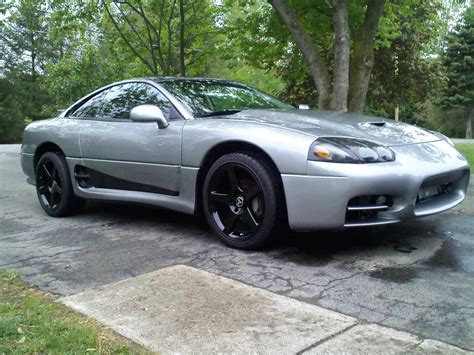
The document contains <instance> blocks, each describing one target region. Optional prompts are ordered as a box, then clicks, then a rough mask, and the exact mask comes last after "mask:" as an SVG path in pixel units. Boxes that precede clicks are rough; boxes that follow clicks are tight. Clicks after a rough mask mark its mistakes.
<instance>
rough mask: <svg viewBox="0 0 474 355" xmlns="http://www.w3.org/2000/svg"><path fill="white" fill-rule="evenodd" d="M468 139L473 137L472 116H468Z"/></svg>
mask: <svg viewBox="0 0 474 355" xmlns="http://www.w3.org/2000/svg"><path fill="white" fill-rule="evenodd" d="M466 139H472V117H471V116H469V117H468V118H467V123H466Z"/></svg>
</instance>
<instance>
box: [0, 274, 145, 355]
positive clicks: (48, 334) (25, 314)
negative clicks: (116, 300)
mask: <svg viewBox="0 0 474 355" xmlns="http://www.w3.org/2000/svg"><path fill="white" fill-rule="evenodd" d="M4 353H5V354H9V353H14V354H25V353H28V354H31V353H49V354H64V353H81V354H84V353H88V354H94V353H95V354H99V353H105V354H112V353H113V354H129V353H134V354H135V353H140V354H144V353H148V352H147V351H146V350H145V349H143V348H142V347H139V346H138V345H136V344H134V343H132V342H130V341H129V340H127V339H125V338H122V337H120V336H119V335H117V334H115V333H114V332H112V331H111V330H110V329H108V328H106V327H104V326H101V325H100V324H98V323H97V322H95V321H93V320H90V319H88V318H86V317H84V316H82V315H79V314H77V313H76V312H74V311H72V310H71V309H69V308H67V307H66V306H64V305H62V304H60V303H57V302H56V297H55V296H53V295H51V294H47V293H44V292H41V291H39V290H37V289H36V288H33V287H31V286H30V285H28V284H27V283H25V282H23V281H22V280H21V279H20V277H19V276H18V274H17V273H15V272H13V271H11V270H3V269H0V354H4Z"/></svg>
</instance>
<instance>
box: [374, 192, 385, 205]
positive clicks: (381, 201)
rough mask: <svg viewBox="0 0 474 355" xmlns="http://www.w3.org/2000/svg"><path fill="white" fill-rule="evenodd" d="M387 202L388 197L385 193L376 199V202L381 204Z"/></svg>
mask: <svg viewBox="0 0 474 355" xmlns="http://www.w3.org/2000/svg"><path fill="white" fill-rule="evenodd" d="M386 202H387V198H386V197H385V196H384V195H380V196H378V197H377V199H376V200H375V204H376V205H379V206H381V205H385V203H386Z"/></svg>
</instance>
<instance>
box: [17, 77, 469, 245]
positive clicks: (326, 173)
mask: <svg viewBox="0 0 474 355" xmlns="http://www.w3.org/2000/svg"><path fill="white" fill-rule="evenodd" d="M21 162H22V167H23V171H24V172H25V174H26V175H27V176H28V179H27V180H28V181H29V182H30V183H32V184H34V185H36V190H37V194H38V198H39V202H40V204H41V207H42V208H43V209H44V210H45V211H46V213H47V214H49V215H51V216H54V217H61V216H66V215H69V214H71V213H74V212H77V211H78V210H79V209H80V207H81V205H82V202H83V201H84V200H87V199H94V200H108V201H126V202H130V203H145V204H150V205H155V206H160V207H164V208H168V209H172V210H176V211H181V212H185V213H192V214H198V213H202V214H204V216H205V217H206V219H207V221H208V223H209V226H210V228H211V229H212V230H213V231H214V232H215V234H216V235H217V236H218V237H219V238H220V239H221V240H222V241H223V242H224V243H226V244H227V245H229V246H232V247H236V248H242V249H254V248H258V247H261V246H263V245H264V244H266V243H267V242H269V241H270V240H271V239H272V238H273V237H274V236H275V235H277V234H279V232H281V231H282V230H284V228H285V227H287V226H289V227H290V228H291V229H293V230H297V231H308V230H318V229H337V228H343V227H360V226H373V225H382V224H389V223H396V222H399V221H401V220H404V219H408V218H414V217H421V216H427V215H431V214H434V213H438V212H441V211H444V210H446V209H449V208H451V207H453V206H455V205H457V204H458V203H460V202H461V201H462V200H463V199H464V196H465V193H466V188H467V185H468V181H469V167H468V164H467V162H466V160H465V159H464V157H463V156H462V155H461V154H460V153H459V152H458V151H457V150H456V149H455V148H454V147H453V145H452V144H451V142H450V141H449V139H448V138H446V137H445V136H443V135H441V134H439V133H436V132H430V131H426V130H424V129H421V128H418V127H415V126H411V125H408V124H404V123H399V122H395V121H392V120H388V119H382V118H376V117H368V116H362V115H357V114H349V113H341V112H328V111H315V110H304V109H296V108H294V107H293V106H291V105H288V104H286V103H284V102H281V101H279V100H277V99H275V98H273V97H271V96H269V95H267V94H264V93H263V92H260V91H258V90H256V89H253V88H250V87H248V86H245V85H242V84H239V83H236V82H231V81H225V80H217V79H198V78H196V79H190V78H143V79H133V80H127V81H121V82H118V83H114V84H111V85H108V86H105V87H103V88H101V89H99V90H96V91H94V92H93V93H91V94H89V95H87V96H85V97H84V98H82V99H80V100H79V101H77V102H76V103H74V104H73V105H72V106H71V107H69V108H68V109H66V110H65V111H64V112H63V113H62V114H61V115H60V116H59V117H57V118H53V119H49V120H44V121H38V122H33V123H32V124H30V125H29V126H28V127H27V128H26V129H25V133H24V136H23V145H22V148H21Z"/></svg>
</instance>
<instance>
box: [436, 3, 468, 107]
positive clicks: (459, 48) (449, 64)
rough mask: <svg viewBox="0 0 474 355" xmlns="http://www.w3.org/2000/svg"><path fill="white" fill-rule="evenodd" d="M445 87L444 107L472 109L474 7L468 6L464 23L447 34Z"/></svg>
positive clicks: (442, 101)
mask: <svg viewBox="0 0 474 355" xmlns="http://www.w3.org/2000/svg"><path fill="white" fill-rule="evenodd" d="M444 64H445V66H446V68H447V79H448V83H447V87H446V90H445V92H444V95H443V97H442V100H441V103H442V105H443V107H445V108H453V107H462V108H465V109H466V110H473V109H474V8H469V9H468V10H467V11H466V13H465V16H464V23H463V24H461V25H459V26H457V28H456V30H455V31H454V32H452V33H450V34H449V35H448V47H447V49H446V53H445V56H444Z"/></svg>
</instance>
